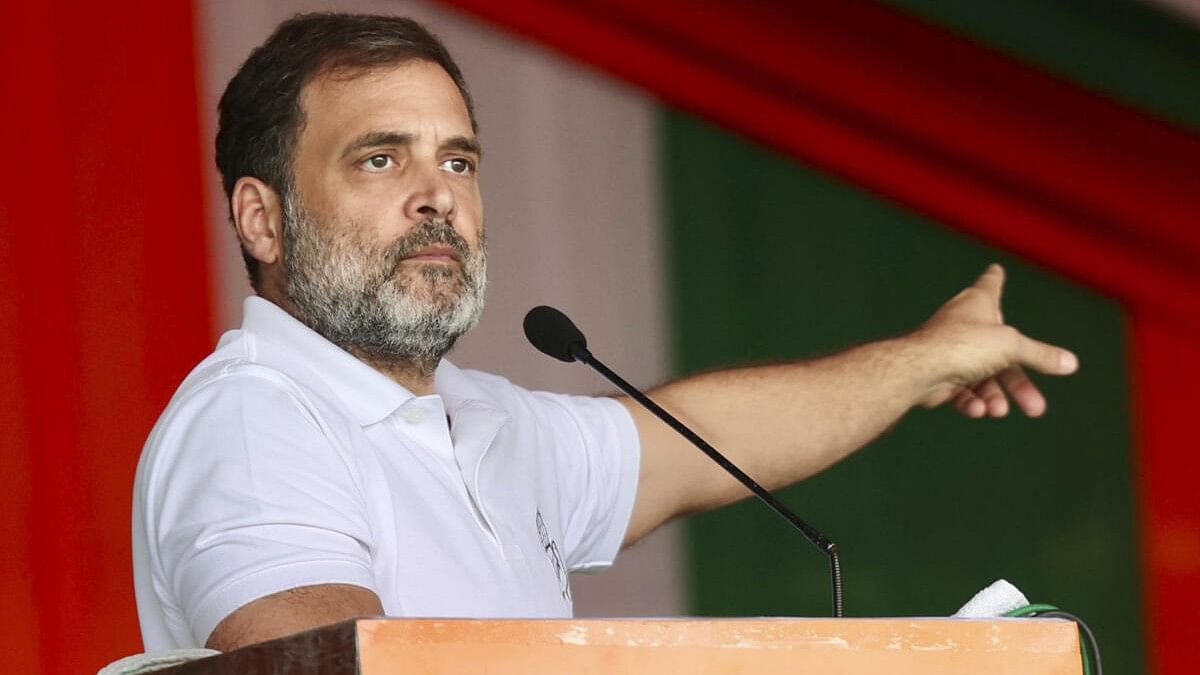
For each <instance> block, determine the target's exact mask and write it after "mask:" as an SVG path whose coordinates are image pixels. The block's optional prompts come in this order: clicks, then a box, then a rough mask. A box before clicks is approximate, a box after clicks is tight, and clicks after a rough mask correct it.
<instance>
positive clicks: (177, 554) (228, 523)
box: [139, 369, 375, 645]
mask: <svg viewBox="0 0 1200 675" xmlns="http://www.w3.org/2000/svg"><path fill="white" fill-rule="evenodd" d="M262 370H263V371H264V372H266V373H268V375H262V374H261V373H251V374H247V373H238V374H230V375H227V376H223V377H220V378H218V379H215V380H214V381H212V382H209V383H206V384H204V385H201V386H200V387H198V388H196V389H193V390H192V391H190V392H189V394H188V395H187V397H186V398H185V399H183V400H180V401H175V402H173V403H172V406H171V409H170V410H169V411H168V416H167V418H166V419H165V420H164V423H162V424H160V428H159V429H156V432H155V435H154V436H152V438H151V445H152V447H151V448H150V450H151V453H150V455H149V463H148V466H146V467H144V470H145V472H146V475H145V476H141V477H139V480H144V485H143V486H142V487H143V489H144V491H145V492H144V500H145V501H144V504H145V509H146V513H145V514H144V517H145V522H146V523H147V529H148V532H147V538H148V540H149V546H150V548H151V561H152V565H153V573H154V583H155V591H156V592H157V593H159V595H160V598H161V599H162V600H163V602H164V605H173V606H174V607H175V609H176V610H177V611H179V612H180V613H181V614H182V616H183V617H184V619H185V622H186V624H187V626H188V629H189V631H190V632H191V635H192V638H193V639H194V641H195V642H194V644H195V645H203V644H204V643H205V642H206V641H207V639H208V637H209V635H210V634H211V632H212V630H213V629H214V628H215V627H216V626H217V624H218V623H220V621H221V620H222V619H224V618H225V617H226V616H228V615H229V614H231V613H233V612H234V611H235V610H237V609H238V608H240V607H242V606H243V605H245V604H247V603H249V602H251V601H253V600H255V599H258V598H261V597H264V596H267V595H270V594H272V593H277V592H280V591H284V590H287V589H291V588H296V587H300V586H309V585H316V584H328V583H340V584H351V585H356V586H362V587H365V588H368V589H371V590H375V588H374V587H375V583H374V580H373V578H372V573H371V562H370V560H371V555H370V551H371V548H372V540H373V538H372V534H371V528H370V524H369V521H368V518H367V515H366V514H367V509H366V505H365V503H364V499H363V491H362V488H361V481H360V480H359V476H358V474H357V468H356V465H355V463H354V458H353V457H352V456H350V454H349V451H348V450H347V449H346V448H345V447H341V446H343V445H345V444H339V443H338V442H337V440H336V434H333V433H331V431H330V429H329V428H328V427H327V426H325V425H324V424H323V423H322V421H321V420H320V419H318V418H317V417H316V416H315V414H314V413H313V411H312V408H311V407H310V406H307V405H306V404H305V401H304V400H303V399H302V398H301V396H300V395H299V394H297V393H296V391H295V390H294V389H293V388H292V387H290V386H289V383H288V382H287V381H286V380H285V379H284V378H283V377H282V376H278V375H276V376H274V377H272V376H270V375H269V373H272V372H273V371H269V370H266V369H262ZM164 596H165V597H164Z"/></svg>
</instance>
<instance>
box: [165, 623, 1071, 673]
mask: <svg viewBox="0 0 1200 675" xmlns="http://www.w3.org/2000/svg"><path fill="white" fill-rule="evenodd" d="M1079 650H1080V644H1079V633H1078V629H1077V628H1076V626H1075V624H1074V623H1071V622H1069V621H1063V620H1059V619H987V620H979V619H698V620H697V619H653V620H643V619H623V620H582V619H576V620H496V621H482V620H465V619H360V620H358V621H351V622H346V623H342V624H337V625H334V626H328V627H326V628H319V629H316V630H313V631H308V632H306V633H300V634H298V635H295V636H291V637H287V638H282V639H280V640H275V641H273V642H268V643H264V644H262V645H253V646H250V647H246V648H243V649H239V650H236V651H233V652H229V653H227V654H222V655H220V656H214V657H211V658H208V659H204V660H201V661H194V662H192V663H188V664H184V665H182V666H177V667H175V668H171V669H168V670H164V671H161V673H162V674H163V675H168V674H170V675H195V674H201V673H206V674H207V673H218V674H224V673H237V674H238V675H351V674H355V675H443V674H445V675H450V674H453V675H460V674H465V673H469V674H472V675H474V674H484V673H486V674H487V675H518V674H519V675H533V674H537V675H557V674H559V673H561V674H563V675H567V674H570V675H601V674H603V675H609V674H611V673H619V674H621V675H649V674H651V673H653V674H655V675H665V674H670V675H674V674H676V673H696V674H701V675H710V674H711V675H717V674H718V673H720V674H722V675H725V674H732V673H754V674H755V675H771V674H772V673H789V674H795V673H821V674H822V675H848V674H851V673H855V674H860V673H861V674H865V673H871V674H876V673H887V674H889V675H904V674H905V673H920V674H921V675H943V674H944V675H950V674H951V673H953V674H954V675H960V674H970V675H1000V674H1001V673H1003V674H1005V675H1008V674H1011V673H1021V674H1022V675H1079V673H1081V668H1082V666H1081V661H1080V651H1079Z"/></svg>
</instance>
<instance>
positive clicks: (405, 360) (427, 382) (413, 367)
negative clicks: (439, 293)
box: [259, 284, 442, 396]
mask: <svg viewBox="0 0 1200 675" xmlns="http://www.w3.org/2000/svg"><path fill="white" fill-rule="evenodd" d="M259 295H261V296H262V297H263V298H264V299H266V300H269V301H271V302H273V303H275V304H276V305H278V306H279V307H280V308H282V309H283V310H284V311H286V312H287V313H288V314H291V315H292V316H294V317H296V319H297V320H298V321H300V322H301V323H304V324H305V325H309V324H308V322H306V321H305V320H304V318H303V317H302V316H301V315H300V313H299V312H297V311H296V308H295V306H294V305H293V304H292V303H291V302H290V301H289V300H288V299H287V295H286V294H285V293H283V292H281V291H280V290H279V289H278V284H268V285H266V286H265V287H264V288H263V290H262V292H260V293H259ZM309 327H310V328H312V326H311V325H309ZM314 330H315V329H314ZM325 337H326V339H328V336H325ZM335 344H336V343H335ZM338 346H339V347H341V348H342V349H345V350H346V351H348V352H350V354H352V355H353V356H354V357H355V358H357V359H358V360H359V361H362V362H363V363H365V364H367V365H368V366H371V367H372V368H374V369H375V370H378V371H379V372H381V373H383V374H384V375H386V376H387V377H388V378H389V379H391V380H392V381H393V382H395V383H396V384H399V385H400V386H401V387H404V388H405V389H407V390H409V391H410V392H412V394H413V395H414V396H427V395H429V394H432V393H433V373H434V371H436V370H437V366H438V364H439V363H441V360H442V359H441V357H440V356H439V357H437V358H432V357H412V358H410V357H399V356H392V355H378V354H370V353H367V352H366V351H364V350H362V349H357V348H355V347H352V346H351V347H347V346H345V345H340V344H339V345H338Z"/></svg>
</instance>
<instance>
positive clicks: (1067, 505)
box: [660, 111, 1143, 672]
mask: <svg viewBox="0 0 1200 675" xmlns="http://www.w3.org/2000/svg"><path fill="white" fill-rule="evenodd" d="M660 122H661V130H660V131H661V148H662V164H661V169H662V180H663V188H664V198H663V203H664V205H665V209H666V213H665V214H664V215H665V218H666V222H667V223H668V245H667V250H668V252H669V258H670V260H669V265H670V270H671V271H670V276H669V279H670V282H669V287H670V293H671V297H672V311H673V313H674V316H673V321H674V326H675V333H674V347H673V348H674V354H675V355H676V364H675V366H676V371H677V373H679V374H685V373H690V372H695V371H698V370H702V369H707V368H712V367H716V366H721V365H728V364H734V363H744V362H747V361H750V362H755V361H758V362H763V361H774V360H779V359H793V358H804V357H812V356H817V355H820V354H823V353H828V352H830V351H834V350H837V349H839V348H844V347H846V346H848V345H851V344H853V343H856V342H861V341H865V340H868V339H872V338H879V337H884V336H889V335H895V334H898V333H901V332H904V331H907V330H909V329H912V328H914V327H915V326H916V325H917V324H918V323H919V322H920V321H922V320H923V319H924V318H925V317H927V316H928V315H929V314H930V313H931V312H932V311H934V310H935V309H936V308H937V307H938V306H939V305H940V304H941V303H942V302H943V301H944V300H946V299H947V298H949V297H950V296H952V295H953V294H954V293H956V292H957V291H958V290H959V289H961V288H962V287H963V286H965V285H967V284H969V283H971V282H972V281H973V280H974V279H975V277H976V276H977V275H978V274H979V273H980V272H982V270H983V269H984V266H985V265H986V264H987V263H988V262H990V261H994V260H997V261H1000V262H1003V263H1004V264H1005V265H1006V267H1007V269H1008V271H1009V288H1008V293H1007V294H1006V301H1005V307H1006V312H1007V316H1008V317H1009V318H1010V319H1011V320H1012V321H1013V322H1014V323H1016V324H1017V325H1019V326H1021V327H1022V328H1023V329H1024V330H1025V331H1026V332H1028V333H1029V334H1031V335H1034V336H1037V337H1040V338H1042V339H1046V340H1048V341H1051V342H1058V343H1061V344H1064V345H1069V346H1070V347H1071V348H1073V349H1074V350H1075V351H1076V352H1077V353H1078V354H1079V355H1080V358H1081V361H1082V364H1083V367H1082V370H1081V372H1080V373H1079V374H1078V375H1077V376H1075V377H1073V378H1070V379H1068V380H1059V381H1050V380H1048V379H1046V378H1042V379H1041V380H1040V382H1041V383H1042V385H1043V387H1044V391H1046V393H1047V394H1048V396H1049V398H1050V400H1051V405H1050V411H1049V413H1048V415H1047V416H1046V417H1045V418H1043V419H1040V420H1027V419H1024V418H1022V417H1011V418H1009V419H1006V420H1002V421H994V420H986V421H971V420H966V419H963V418H960V417H959V416H958V415H957V414H956V413H953V412H951V411H949V410H938V411H918V412H915V413H913V414H911V415H910V416H909V417H908V418H906V419H905V420H904V421H903V422H901V423H900V424H899V425H898V426H897V428H895V429H894V430H893V431H892V432H891V433H889V434H887V435H886V436H885V437H884V438H882V439H881V440H879V441H877V442H876V443H874V444H873V445H872V446H871V447H869V448H868V449H867V450H865V451H864V452H862V453H860V454H858V455H857V456H855V457H853V458H851V459H850V460H848V461H846V462H844V463H843V464H841V465H839V466H837V467H835V468H834V469H832V470H831V471H828V472H826V473H825V474H823V475H821V476H820V477H817V478H815V479H812V480H810V481H808V482H806V483H804V484H802V485H801V486H798V487H795V488H793V489H791V490H789V491H786V492H785V493H783V498H784V500H785V501H786V502H788V503H789V504H790V505H792V506H793V507H794V508H795V509H796V510H797V511H798V512H799V513H800V514H801V515H802V516H803V517H805V518H807V519H809V520H810V522H812V523H813V524H814V525H815V526H816V527H818V528H819V529H821V530H822V531H824V532H825V533H826V534H827V535H828V536H830V537H831V538H832V539H833V540H834V541H837V542H838V543H839V546H840V547H841V550H842V552H843V553H842V555H843V559H844V563H843V564H844V570H845V581H846V606H847V613H848V614H849V615H851V616H870V615H884V616H886V615H899V616H918V615H946V614H949V613H951V612H953V611H954V610H955V609H957V608H958V606H959V605H960V604H962V603H963V602H965V601H966V600H967V599H968V598H969V597H970V596H971V595H972V594H973V593H975V592H976V591H977V590H979V589H980V588H982V587H983V586H985V585H986V584H988V583H990V582H991V581H993V580H994V579H996V578H998V577H1005V578H1007V579H1009V580H1010V581H1012V582H1014V583H1015V584H1016V585H1017V586H1018V587H1020V588H1021V589H1022V590H1024V591H1025V593H1026V594H1027V595H1028V596H1029V597H1030V599H1031V600H1033V601H1040V602H1050V603H1054V604H1058V605H1060V606H1061V607H1063V608H1065V609H1068V610H1069V611H1073V612H1076V613H1078V614H1079V615H1081V616H1083V617H1085V618H1086V619H1087V620H1088V621H1089V623H1090V624H1091V626H1092V627H1093V629H1094V630H1095V631H1096V633H1097V635H1098V637H1099V639H1100V640H1101V643H1102V644H1103V646H1104V649H1105V660H1106V664H1107V665H1109V668H1110V669H1111V670H1110V672H1138V671H1140V670H1141V668H1142V663H1143V647H1142V636H1141V632H1142V620H1141V612H1140V609H1141V608H1140V592H1139V578H1140V577H1139V568H1138V563H1137V550H1136V541H1135V538H1136V530H1135V512H1134V503H1135V501H1134V495H1133V492H1132V490H1133V488H1132V479H1131V461H1132V460H1131V456H1132V455H1131V450H1130V438H1131V430H1130V428H1129V424H1130V422H1129V397H1128V381H1127V374H1126V370H1125V354H1126V350H1125V348H1126V345H1125V328H1124V319H1123V316H1122V313H1121V309H1120V308H1119V307H1118V306H1117V305H1116V304H1115V303H1113V302H1111V301H1109V300H1107V299H1105V298H1102V297H1099V296H1097V295H1096V294H1094V293H1092V292H1090V291H1088V290H1085V289H1083V288H1080V287H1078V286H1076V285H1074V284H1072V283H1070V282H1067V281H1064V280H1062V279H1059V278H1055V277H1054V276H1052V275H1049V274H1047V273H1045V272H1043V271H1041V270H1039V269H1036V268H1033V267H1030V266H1029V265H1026V264H1023V263H1022V262H1021V261H1019V260H1014V259H1012V258H1010V257H1008V256H1006V255H1004V254H1002V253H1000V252H997V251H995V250H992V249H989V248H988V247H986V246H983V245H981V244H979V243H977V242H974V241H971V240H968V239H966V238H964V237H963V236H961V235H958V234H955V233H953V232H951V231H950V230H948V229H947V228H944V227H942V226H940V225H938V224H936V223H932V222H930V221H928V220H926V219H924V218H922V217H920V216H918V215H915V214H913V213H909V212H906V211H904V210H902V209H900V208H899V207H897V206H894V205H892V204H889V203H886V202H884V201H882V200H880V199H878V198H876V197H875V196H873V195H871V194H869V193H866V192H864V191H862V190H860V189H858V188H856V187H853V186H850V185H848V184H845V183H843V182H839V181H838V180H835V179H832V178H830V177H828V176H827V175H824V174H822V173H820V172H817V171H815V170H811V169H808V168H805V167H804V166H801V165H799V164H797V163H796V162H794V161H792V160H791V159H788V158H782V157H779V156H776V155H773V154H771V153H769V152H767V151H765V150H763V149H761V148H759V147H756V146H753V145H751V144H749V143H747V142H745V141H742V140H740V139H738V138H735V137H732V136H730V135H728V134H726V133H724V132H722V131H720V130H717V129H715V128H713V127H710V126H708V125H706V124H704V123H701V122H698V121H696V120H694V119H692V118H690V117H687V116H685V115H683V114H681V113H677V112H670V111H664V112H663V113H662V115H661V118H660ZM687 532H688V534H687V539H688V550H689V555H690V556H691V563H690V572H691V580H690V602H691V607H690V610H691V611H692V612H693V613H695V614H701V615H812V616H823V615H827V613H828V612H829V602H830V591H829V588H828V575H827V564H826V561H825V558H824V556H823V555H822V554H821V553H819V552H818V551H817V550H816V549H815V548H813V547H811V545H809V544H808V543H807V542H806V541H804V540H803V538H802V537H801V536H800V535H799V534H798V533H792V532H789V531H788V530H787V528H786V526H785V525H784V524H782V523H781V522H778V521H777V519H776V518H775V516H773V515H772V514H771V513H769V512H767V511H766V509H764V508H763V507H762V506H760V505H757V504H751V503H745V504H741V505H738V506H735V507H733V508H730V509H727V510H725V511H722V512H718V513H715V514H710V515H707V516H704V517H701V518H698V519H694V520H693V521H692V522H691V523H690V524H689V525H688V529H687Z"/></svg>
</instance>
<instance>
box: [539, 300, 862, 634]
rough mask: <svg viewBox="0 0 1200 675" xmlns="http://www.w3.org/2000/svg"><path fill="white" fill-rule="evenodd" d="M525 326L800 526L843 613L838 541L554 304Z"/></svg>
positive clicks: (837, 613)
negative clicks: (612, 365)
mask: <svg viewBox="0 0 1200 675" xmlns="http://www.w3.org/2000/svg"><path fill="white" fill-rule="evenodd" d="M524 328H525V337H526V338H528V339H529V342H530V343H531V344H533V346H534V347H536V348H537V350H538V351H540V352H542V353H543V354H546V355H547V356H552V357H554V358H556V359H558V360H560V361H566V362H568V363H570V362H571V361H579V362H580V363H584V364H586V365H588V366H590V367H592V368H593V369H594V370H596V372H598V373H600V374H601V375H602V376H604V378H605V379H606V380H608V381H609V382H612V383H613V384H614V385H616V386H617V388H619V389H620V390H621V391H623V392H625V393H626V394H628V395H629V397H630V398H632V399H633V400H635V401H637V402H638V403H640V404H641V405H642V406H643V407H645V408H646V409H647V410H649V411H650V412H651V413H653V414H654V415H655V416H656V417H658V418H659V419H660V420H662V421H663V422H665V423H666V424H667V426H669V427H671V428H672V429H674V430H675V431H676V432H677V433H679V434H680V435H681V436H683V437H684V438H686V439H687V440H688V441H690V442H691V443H692V444H693V445H695V446H696V447H697V448H699V449H700V451H701V452H703V453H704V454H706V455H708V457H709V459H712V460H713V461H714V462H716V463H717V464H719V465H720V466H721V468H722V469H725V471H726V472H727V473H729V474H730V475H731V476H733V477H734V478H736V479H737V480H738V482H740V483H741V484H742V485H745V486H746V487H747V488H748V489H749V490H750V492H752V493H754V495H755V496H756V497H758V498H759V499H760V500H762V501H763V502H764V503H765V504H766V505H767V506H768V507H770V508H771V510H772V511H774V512H775V513H776V514H778V515H779V516H780V517H781V518H783V519H784V520H786V521H787V522H788V523H790V524H791V525H792V527H795V528H796V529H797V530H800V532H801V533H802V534H803V535H804V536H805V537H806V538H807V539H808V540H809V541H811V542H812V543H813V544H814V545H815V546H816V547H817V548H819V549H821V550H822V551H824V552H825V554H826V555H827V556H828V557H829V571H830V577H831V579H832V584H833V616H834V617H836V618H841V617H842V616H843V605H842V565H841V561H840V560H839V558H838V550H837V544H835V543H833V542H832V541H830V540H829V539H828V538H826V537H825V535H823V534H821V533H820V532H818V531H817V530H816V528H814V527H812V526H811V525H809V524H808V523H806V522H804V521H803V520H801V519H800V517H799V516H797V515H796V514H795V513H793V512H792V511H791V510H790V509H788V508H787V507H786V506H784V505H783V503H782V502H780V501H779V500H778V499H776V498H775V495H773V494H771V493H770V492H769V491H768V490H767V489H766V488H764V487H763V486H761V485H759V484H758V482H757V481H755V480H754V479H753V478H751V477H750V476H749V475H748V474H746V472H744V471H742V470H741V469H740V468H738V466H737V465H736V464H734V463H733V462H731V461H729V459H728V458H727V457H725V455H723V454H721V453H720V452H719V451H718V450H717V449H716V448H714V447H713V446H712V445H710V444H709V443H708V442H707V441H705V440H704V439H703V438H700V436H698V435H697V434H696V433H695V432H694V431H692V430H691V429H689V428H688V427H687V426H685V425H684V424H683V422H680V421H679V420H678V419H676V418H675V416H674V415H672V414H671V413H669V412H667V411H666V410H663V409H662V408H661V407H659V405H658V404H657V403H655V402H654V401H652V400H650V398H649V397H647V396H646V395H645V394H643V393H642V392H641V390H640V389H638V388H637V387H634V386H633V385H632V384H629V383H628V382H626V381H625V380H624V379H623V378H622V377H621V376H620V375H617V374H616V373H614V372H613V371H612V370H611V369H609V367H608V366H606V365H604V364H603V363H601V362H600V360H599V359H597V358H596V357H595V356H593V355H592V353H591V352H590V351H588V348H587V338H585V337H584V335H583V332H582V331H580V330H579V328H578V327H576V326H575V324H574V323H573V322H572V321H571V320H570V319H569V318H567V316H566V315H565V314H563V313H562V312H560V311H558V310H557V309H554V308H553V307H547V306H545V305H539V306H537V307H534V308H533V309H531V310H529V313H527V314H526V315H525V321H524Z"/></svg>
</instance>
